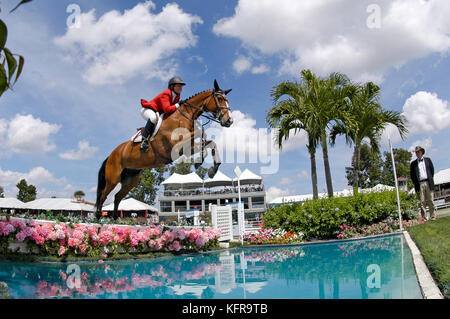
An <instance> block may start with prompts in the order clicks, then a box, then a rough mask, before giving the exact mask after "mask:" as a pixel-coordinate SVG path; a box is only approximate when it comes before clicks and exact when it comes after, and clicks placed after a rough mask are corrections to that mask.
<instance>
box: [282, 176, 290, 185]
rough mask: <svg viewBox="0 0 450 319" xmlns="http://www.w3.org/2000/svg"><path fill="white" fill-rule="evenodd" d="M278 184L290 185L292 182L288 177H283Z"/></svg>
mask: <svg viewBox="0 0 450 319" xmlns="http://www.w3.org/2000/svg"><path fill="white" fill-rule="evenodd" d="M279 184H280V185H283V186H284V185H290V184H292V180H291V179H290V178H289V177H283V178H282V179H281V181H280V183H279Z"/></svg>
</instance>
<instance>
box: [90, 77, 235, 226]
mask: <svg viewBox="0 0 450 319" xmlns="http://www.w3.org/2000/svg"><path fill="white" fill-rule="evenodd" d="M230 91H231V89H229V90H222V89H220V87H219V85H218V83H217V81H216V80H214V89H212V90H206V91H203V92H200V93H197V94H196V95H194V96H192V97H190V98H189V99H187V100H185V101H184V102H183V103H182V104H181V105H180V106H179V107H178V108H177V110H176V111H175V112H173V113H171V114H170V115H169V116H167V117H166V118H164V120H163V121H162V124H161V127H160V129H159V131H158V132H157V134H156V135H155V136H154V138H153V140H150V143H149V144H150V145H149V149H148V152H145V153H144V152H142V151H141V150H140V144H139V143H135V142H133V141H127V142H124V143H122V144H120V145H119V146H117V147H116V148H115V149H114V150H113V151H112V152H111V154H110V155H109V156H108V157H107V158H106V159H105V160H104V161H103V164H102V165H101V168H100V170H99V172H98V184H97V200H96V204H95V206H96V218H97V219H98V220H99V219H100V217H101V210H102V207H103V203H104V202H105V200H106V198H107V197H108V194H109V193H110V192H111V191H112V190H113V189H114V188H115V187H116V185H117V184H118V183H119V182H120V183H121V189H120V190H119V192H118V193H117V194H116V195H115V197H114V212H113V218H114V219H115V220H116V219H117V218H118V207H119V203H120V201H121V200H122V199H123V198H124V197H125V196H126V195H127V194H128V193H129V192H130V191H131V190H132V189H133V188H134V187H136V186H137V185H138V184H139V178H140V174H141V172H142V171H143V170H144V169H146V168H156V167H160V166H164V165H167V164H170V163H172V162H173V161H175V160H176V159H177V158H178V157H180V156H182V155H183V154H185V153H187V151H186V150H188V151H189V152H190V154H187V155H189V156H190V155H192V154H196V153H199V152H201V162H200V163H198V162H197V163H196V164H195V168H196V169H197V168H198V167H199V166H200V165H201V164H202V163H203V160H204V158H205V157H206V155H207V151H206V149H207V148H210V149H211V154H212V156H213V159H214V166H212V167H210V168H209V170H208V175H209V177H210V178H212V177H214V175H215V174H216V172H217V170H218V168H219V165H220V164H221V161H220V157H219V154H218V152H217V149H216V144H215V143H214V141H207V140H206V139H205V138H204V136H202V140H201V142H194V139H195V138H196V137H198V136H196V135H195V132H194V131H195V129H194V128H195V121H196V120H197V119H198V118H199V117H200V116H205V117H207V118H208V119H209V120H213V121H215V122H217V123H220V125H221V126H222V127H230V126H231V125H232V124H233V119H232V117H231V110H230V107H229V105H228V100H227V97H226V95H227V94H228V93H229V92H230ZM202 133H204V132H203V130H202ZM202 135H203V134H202ZM185 155H186V154H185Z"/></svg>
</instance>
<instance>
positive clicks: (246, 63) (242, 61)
mask: <svg viewBox="0 0 450 319" xmlns="http://www.w3.org/2000/svg"><path fill="white" fill-rule="evenodd" d="M233 70H234V71H236V72H237V73H238V74H242V73H244V72H247V71H249V72H251V73H252V74H263V73H267V72H269V71H270V68H269V67H268V66H267V65H266V64H260V65H258V66H253V61H252V59H251V58H248V57H244V56H242V55H241V56H239V57H238V58H237V59H236V60H234V62H233Z"/></svg>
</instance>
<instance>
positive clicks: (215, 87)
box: [214, 79, 220, 91]
mask: <svg viewBox="0 0 450 319" xmlns="http://www.w3.org/2000/svg"><path fill="white" fill-rule="evenodd" d="M214 91H220V88H219V84H217V80H216V79H214Z"/></svg>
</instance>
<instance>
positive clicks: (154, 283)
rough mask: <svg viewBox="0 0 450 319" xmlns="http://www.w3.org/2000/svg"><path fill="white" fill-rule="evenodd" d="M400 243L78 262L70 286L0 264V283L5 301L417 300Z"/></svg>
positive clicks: (62, 276) (50, 273)
mask: <svg viewBox="0 0 450 319" xmlns="http://www.w3.org/2000/svg"><path fill="white" fill-rule="evenodd" d="M401 238H402V237H401V236H390V237H383V238H378V239H371V240H360V241H353V242H341V243H339V244H337V243H330V244H317V245H305V246H291V247H275V248H273V247H271V248H269V247H266V248H263V247H255V248H246V249H242V250H230V251H223V252H221V253H210V254H202V255H195V256H178V257H173V258H164V259H156V260H147V261H138V262H136V261H133V262H110V263H104V264H92V263H90V264H87V263H86V264H83V263H80V264H78V265H79V267H80V273H79V285H78V286H77V287H73V286H74V284H75V281H73V282H71V281H70V280H75V279H76V278H75V276H73V274H72V273H67V266H68V264H35V263H33V264H31V263H0V281H3V282H6V283H7V284H8V286H9V287H10V288H11V290H10V295H11V297H13V298H166V299H172V298H203V299H205V298H206V299H212V298H237V299H241V298H421V295H420V289H419V288H418V285H417V280H416V276H415V272H414V269H413V267H412V263H411V256H410V253H409V250H408V249H406V250H403V249H402V247H403V246H402V245H403V242H402V239H401ZM369 265H377V266H379V269H380V274H379V277H380V278H379V287H378V286H376V287H373V285H370V280H372V279H371V278H370V276H375V275H377V274H375V275H374V274H372V273H371V272H368V266H369ZM369 279H370V280H369ZM70 287H73V288H70Z"/></svg>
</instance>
